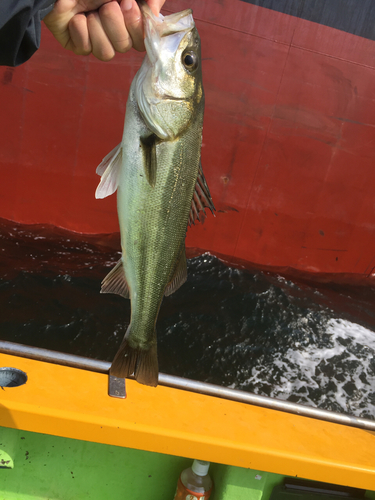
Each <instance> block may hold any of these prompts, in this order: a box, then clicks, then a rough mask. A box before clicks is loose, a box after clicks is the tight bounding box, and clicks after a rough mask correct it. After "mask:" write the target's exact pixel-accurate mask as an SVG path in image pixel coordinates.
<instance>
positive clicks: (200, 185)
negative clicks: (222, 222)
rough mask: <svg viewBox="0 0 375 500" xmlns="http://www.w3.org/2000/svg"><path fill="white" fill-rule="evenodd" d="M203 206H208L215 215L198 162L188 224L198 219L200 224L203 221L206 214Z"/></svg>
mask: <svg viewBox="0 0 375 500" xmlns="http://www.w3.org/2000/svg"><path fill="white" fill-rule="evenodd" d="M205 208H209V209H210V210H211V212H212V214H213V215H215V214H214V211H215V210H216V208H215V205H214V203H213V201H212V198H211V194H210V190H209V188H208V185H207V182H206V179H205V177H204V174H203V170H202V163H201V162H199V170H198V177H197V182H196V184H195V189H194V194H193V199H192V200H191V209H190V214H189V226H191V225H192V224H195V221H196V220H199V221H200V222H202V224H203V223H204V221H205V219H206V215H207V214H206V211H205ZM200 212H202V213H200Z"/></svg>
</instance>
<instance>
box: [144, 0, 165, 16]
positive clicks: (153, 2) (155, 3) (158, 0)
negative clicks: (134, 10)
mask: <svg viewBox="0 0 375 500" xmlns="http://www.w3.org/2000/svg"><path fill="white" fill-rule="evenodd" d="M147 3H148V6H149V7H150V9H151V10H152V12H153V13H154V14H155V16H158V15H159V12H160V9H161V8H162V7H163V5H164V4H165V0H148V1H147Z"/></svg>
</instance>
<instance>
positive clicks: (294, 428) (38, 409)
mask: <svg viewBox="0 0 375 500" xmlns="http://www.w3.org/2000/svg"><path fill="white" fill-rule="evenodd" d="M0 366H2V367H6V366H9V367H13V368H17V369H20V370H22V371H24V372H25V373H26V374H27V377H28V380H27V382H26V384H24V385H22V386H20V387H9V388H4V390H2V391H0V392H1V400H0V422H1V426H3V427H10V428H15V429H22V430H26V431H32V432H37V433H42V434H50V435H54V436H61V437H67V438H72V439H79V440H84V441H90V442H96V443H103V444H109V445H115V446H122V447H127V448H134V449H140V450H145V451H152V452H159V453H164V454H169V455H176V456H181V457H186V458H198V459H201V460H207V461H210V462H216V463H222V464H226V465H233V466H237V467H243V468H251V469H258V470H263V471H266V472H273V473H277V474H283V475H289V476H297V477H302V478H305V479H313V480H316V481H325V482H330V483H334V484H339V485H343V486H352V487H358V488H363V489H367V490H375V433H374V432H371V431H366V430H362V429H358V428H354V427H347V426H344V425H341V424H336V423H331V422H323V421H320V420H316V419H312V418H308V417H302V416H299V415H292V414H289V413H284V412H280V411H276V410H270V409H266V408H260V407H256V406H252V405H249V404H245V403H239V402H235V401H228V400H224V399H220V398H216V397H212V396H206V395H202V394H197V393H193V392H189V391H183V390H179V389H174V388H169V387H163V386H158V387H157V388H151V387H147V386H143V385H140V384H138V383H137V382H135V381H133V380H127V393H128V396H127V398H126V399H125V400H124V399H117V398H110V397H109V396H108V393H107V390H108V376H107V375H106V374H101V373H96V372H91V371H87V370H81V369H77V368H71V367H66V366H60V365H55V364H52V363H46V362H42V361H35V360H31V359H27V358H22V357H18V356H11V355H7V354H0Z"/></svg>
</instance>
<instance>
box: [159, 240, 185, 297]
mask: <svg viewBox="0 0 375 500" xmlns="http://www.w3.org/2000/svg"><path fill="white" fill-rule="evenodd" d="M186 280H187V266H186V250H185V245H183V247H182V250H181V253H180V256H179V259H178V261H177V265H176V268H175V271H174V274H173V278H172V279H171V281H170V282H169V283H168V285H167V287H166V289H165V292H164V295H165V296H166V297H168V295H172V293H174V292H175V291H176V290H178V289H179V288H180V286H181V285H183V284H184V283H185V281H186Z"/></svg>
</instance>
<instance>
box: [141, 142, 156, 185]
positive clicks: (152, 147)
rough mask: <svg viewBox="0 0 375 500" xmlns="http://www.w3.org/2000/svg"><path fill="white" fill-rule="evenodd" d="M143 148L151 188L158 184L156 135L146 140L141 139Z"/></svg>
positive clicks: (146, 173) (147, 177)
mask: <svg viewBox="0 0 375 500" xmlns="http://www.w3.org/2000/svg"><path fill="white" fill-rule="evenodd" d="M141 147H142V151H143V165H144V171H145V175H146V179H147V181H148V183H149V184H150V186H151V187H154V186H155V184H156V170H157V161H156V135H155V134H151V135H150V136H148V137H146V138H142V139H141Z"/></svg>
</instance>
